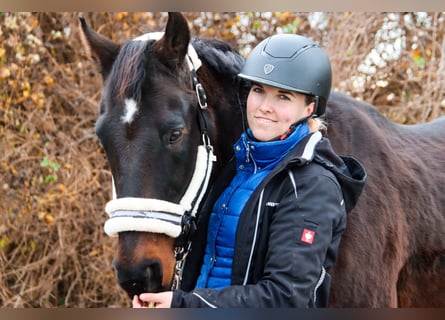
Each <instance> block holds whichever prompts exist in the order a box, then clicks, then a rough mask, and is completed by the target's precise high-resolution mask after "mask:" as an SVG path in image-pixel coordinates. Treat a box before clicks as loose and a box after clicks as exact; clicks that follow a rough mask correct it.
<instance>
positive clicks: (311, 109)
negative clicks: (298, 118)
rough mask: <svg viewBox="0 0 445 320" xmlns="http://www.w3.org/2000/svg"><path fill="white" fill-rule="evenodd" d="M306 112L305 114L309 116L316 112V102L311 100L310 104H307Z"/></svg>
mask: <svg viewBox="0 0 445 320" xmlns="http://www.w3.org/2000/svg"><path fill="white" fill-rule="evenodd" d="M305 108H306V112H305V116H306V117H309V116H311V115H312V114H313V113H314V109H315V102H311V103H310V104H309V105H307V106H306V107H305Z"/></svg>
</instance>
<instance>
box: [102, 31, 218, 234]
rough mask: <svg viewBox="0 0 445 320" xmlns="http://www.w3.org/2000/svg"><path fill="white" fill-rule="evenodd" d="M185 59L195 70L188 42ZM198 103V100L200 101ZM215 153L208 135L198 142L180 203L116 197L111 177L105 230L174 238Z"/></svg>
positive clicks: (197, 63)
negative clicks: (136, 232) (193, 163)
mask: <svg viewBox="0 0 445 320" xmlns="http://www.w3.org/2000/svg"><path fill="white" fill-rule="evenodd" d="M162 36H163V32H156V33H149V34H144V35H142V36H140V37H138V38H135V39H134V40H133V41H148V40H151V39H154V40H159V39H160V38H161V37H162ZM187 55H188V58H189V59H186V60H187V63H188V65H189V68H190V70H191V71H192V70H197V69H198V68H199V67H200V66H201V60H200V59H199V58H198V55H197V53H196V51H195V49H194V48H193V46H192V45H191V44H189V46H188V52H187ZM200 105H201V104H200ZM214 161H216V157H215V155H214V154H213V148H212V146H211V145H210V143H209V142H208V139H206V138H204V139H203V145H200V146H198V152H197V156H196V164H195V169H194V172H193V176H192V179H191V181H190V183H189V186H188V188H187V190H186V192H185V194H184V195H183V197H182V199H181V201H180V202H179V203H173V202H169V201H164V200H159V199H149V198H134V197H126V198H119V199H116V191H115V185H114V180H113V185H112V188H113V200H111V201H109V202H108V203H107V204H106V206H105V212H106V213H107V214H108V216H109V219H108V220H107V221H106V222H105V225H104V229H105V233H106V234H107V235H109V236H117V235H118V233H119V232H124V231H141V232H154V233H163V234H166V235H168V236H170V237H172V238H176V237H178V236H179V235H180V233H181V228H182V226H181V222H182V217H183V215H184V214H186V213H187V214H190V215H191V216H192V217H194V216H195V215H196V212H197V210H198V207H199V204H200V202H201V200H202V198H203V196H204V193H205V192H206V190H207V186H208V182H209V179H210V175H211V173H212V167H213V162H214Z"/></svg>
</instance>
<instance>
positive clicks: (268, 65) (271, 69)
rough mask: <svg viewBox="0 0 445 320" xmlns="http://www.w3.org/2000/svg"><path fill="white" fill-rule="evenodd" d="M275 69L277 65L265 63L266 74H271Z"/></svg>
mask: <svg viewBox="0 0 445 320" xmlns="http://www.w3.org/2000/svg"><path fill="white" fill-rule="evenodd" d="M273 69H275V66H273V65H271V64H268V63H267V64H265V65H264V73H265V74H269V73H271V72H272V71H273Z"/></svg>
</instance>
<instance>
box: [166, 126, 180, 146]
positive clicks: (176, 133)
mask: <svg viewBox="0 0 445 320" xmlns="http://www.w3.org/2000/svg"><path fill="white" fill-rule="evenodd" d="M181 140H182V130H180V129H175V130H173V131H172V132H171V134H170V140H169V143H170V144H176V143H179V142H181Z"/></svg>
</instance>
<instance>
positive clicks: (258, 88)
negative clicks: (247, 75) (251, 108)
mask: <svg viewBox="0 0 445 320" xmlns="http://www.w3.org/2000/svg"><path fill="white" fill-rule="evenodd" d="M251 90H252V91H253V92H256V93H261V92H263V89H262V88H260V87H256V86H253V87H252V89H251Z"/></svg>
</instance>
